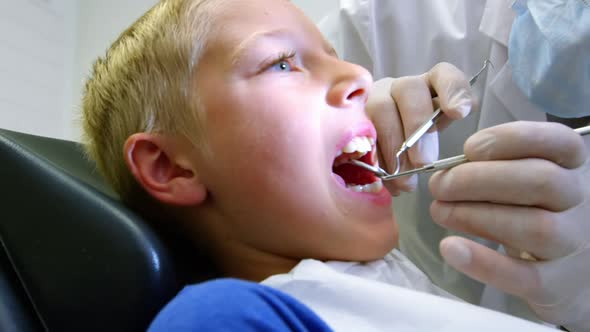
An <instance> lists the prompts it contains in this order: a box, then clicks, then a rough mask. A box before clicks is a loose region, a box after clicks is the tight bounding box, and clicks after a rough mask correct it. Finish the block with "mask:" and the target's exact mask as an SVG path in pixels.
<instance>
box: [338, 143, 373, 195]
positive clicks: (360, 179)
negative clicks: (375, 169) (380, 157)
mask: <svg viewBox="0 0 590 332" xmlns="http://www.w3.org/2000/svg"><path fill="white" fill-rule="evenodd" d="M353 159H355V160H359V161H362V162H364V163H366V164H369V165H375V164H376V160H377V158H375V140H374V139H373V138H371V137H366V136H357V137H354V138H353V139H352V140H351V141H350V142H348V144H346V145H345V146H344V147H343V148H342V150H341V151H340V153H339V155H338V156H337V157H336V159H335V160H334V164H333V165H332V172H333V173H334V174H336V176H338V177H340V178H341V179H342V180H343V182H344V183H345V185H346V188H348V189H349V190H352V191H354V192H364V193H378V192H380V191H381V189H383V182H382V181H381V179H380V178H378V177H377V176H375V174H373V173H372V172H370V171H368V170H365V169H364V168H361V167H359V166H356V165H353V164H351V163H349V161H350V160H353Z"/></svg>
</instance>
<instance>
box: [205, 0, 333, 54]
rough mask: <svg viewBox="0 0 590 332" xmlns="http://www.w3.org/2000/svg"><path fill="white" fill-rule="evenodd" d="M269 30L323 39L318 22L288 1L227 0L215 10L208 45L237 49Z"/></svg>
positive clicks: (316, 39) (294, 35)
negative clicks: (316, 23) (315, 22)
mask: <svg viewBox="0 0 590 332" xmlns="http://www.w3.org/2000/svg"><path fill="white" fill-rule="evenodd" d="M269 32H270V35H273V32H280V34H283V35H290V36H292V37H296V36H300V37H302V38H305V39H306V40H307V41H312V40H315V41H320V42H322V43H323V42H324V39H323V37H322V35H321V33H320V32H319V30H318V29H317V28H316V26H315V24H314V23H313V22H312V21H311V20H309V19H308V18H307V17H306V16H305V15H304V14H303V12H302V11H301V10H299V9H298V8H297V7H296V6H295V5H293V4H292V3H291V2H290V1H288V0H224V1H223V2H222V6H220V7H219V8H218V10H217V12H216V13H215V20H214V24H213V29H212V31H211V34H210V37H211V38H210V43H209V47H211V48H217V49H220V48H221V49H225V50H229V49H235V48H239V47H240V46H245V45H246V44H248V43H249V42H252V41H254V40H256V39H257V38H258V37H260V36H261V35H266V34H267V33H269ZM228 55H229V54H228Z"/></svg>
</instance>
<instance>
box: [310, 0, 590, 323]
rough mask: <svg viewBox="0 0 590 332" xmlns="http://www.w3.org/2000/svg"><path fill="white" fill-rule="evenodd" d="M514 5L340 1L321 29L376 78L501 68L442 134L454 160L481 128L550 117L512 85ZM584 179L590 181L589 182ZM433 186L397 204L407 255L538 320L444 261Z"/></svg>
mask: <svg viewBox="0 0 590 332" xmlns="http://www.w3.org/2000/svg"><path fill="white" fill-rule="evenodd" d="M512 2H513V0H489V1H486V0H443V1H441V0H412V1H393V0H340V10H339V12H338V13H332V14H331V15H329V16H327V17H325V18H324V19H323V20H321V21H320V22H319V24H318V25H319V27H320V30H322V32H323V33H324V35H325V36H326V37H327V38H328V40H329V41H330V42H331V43H332V44H333V45H334V47H335V48H336V50H337V51H338V53H339V55H340V56H341V57H343V58H344V59H346V60H349V61H352V62H355V63H358V64H361V65H363V66H365V67H366V68H368V69H369V70H370V71H371V72H372V73H373V75H374V77H375V79H380V78H383V77H388V76H389V77H399V76H405V75H415V74H420V73H423V72H425V71H427V70H429V69H430V68H431V67H432V66H434V65H435V64H436V63H438V62H442V61H445V62H449V63H452V64H454V65H455V66H457V67H458V68H460V69H462V70H463V71H464V72H465V73H466V75H467V76H470V75H473V74H474V73H476V72H477V71H478V69H479V68H480V67H481V66H482V64H483V61H484V60H485V59H489V60H491V62H492V63H493V65H494V68H490V69H489V70H488V72H487V77H486V79H485V80H481V81H479V82H478V83H476V85H475V87H474V90H475V91H476V94H477V95H478V96H479V97H480V101H481V107H480V112H478V113H474V114H471V115H470V116H469V117H467V118H466V119H464V120H462V121H459V122H456V123H454V124H453V125H452V126H451V127H449V128H448V129H447V130H445V131H444V132H443V133H442V134H441V140H440V141H441V146H440V154H441V157H450V156H453V155H457V154H461V153H462V152H463V151H462V148H463V143H464V142H465V140H466V139H467V137H469V136H470V135H471V134H473V133H474V132H475V131H476V130H477V129H481V128H485V127H490V126H493V125H496V124H500V123H505V122H509V121H516V120H528V121H546V115H545V114H544V113H543V112H541V111H539V110H538V109H536V107H535V106H533V105H532V104H531V103H530V102H528V100H527V99H526V97H524V96H523V95H522V94H521V93H520V90H519V89H518V88H517V87H516V85H515V84H514V83H513V82H512V80H511V76H510V75H511V74H510V73H511V70H510V64H509V63H507V45H508V37H509V34H510V29H511V25H512V21H513V20H514V18H515V14H514V13H513V11H512V9H511V8H510V7H511V4H512ZM482 81H484V82H485V84H482V83H483V82H482ZM586 142H588V139H587V140H586ZM587 146H588V144H587ZM585 178H586V179H588V180H589V182H590V176H587V177H585ZM427 180H428V178H427V176H422V177H421V178H420V181H419V187H418V190H417V191H416V192H415V193H412V194H405V195H402V196H401V197H398V198H396V199H394V210H395V214H396V216H397V220H398V223H399V224H400V232H401V237H400V246H401V250H402V251H403V252H404V253H405V254H406V255H407V256H408V257H410V259H411V260H412V261H414V262H415V263H416V264H417V265H418V266H419V267H420V268H421V269H422V270H423V271H425V272H426V274H427V275H428V276H429V277H430V278H431V279H432V280H433V281H434V282H435V283H436V284H437V285H439V286H441V287H442V288H444V289H446V290H448V291H450V292H451V293H453V294H456V295H458V296H460V297H461V298H463V299H465V300H467V301H469V302H472V303H478V304H481V305H484V306H487V307H490V308H493V309H496V310H499V311H504V312H508V313H511V314H513V315H517V316H521V317H525V318H529V319H534V318H533V317H534V315H533V314H532V313H531V312H530V310H529V309H528V307H527V306H526V304H524V303H523V302H522V301H520V300H519V299H516V298H514V297H512V296H508V295H505V294H502V293H500V292H499V291H496V290H494V289H491V287H484V286H483V285H482V284H480V283H478V282H476V281H474V280H472V279H469V278H467V277H465V276H463V275H462V274H460V273H458V272H456V271H455V270H454V269H452V268H451V267H449V266H448V265H445V264H444V263H443V261H442V258H441V257H440V255H439V253H438V244H439V242H440V240H441V239H442V238H443V237H444V236H447V235H450V234H451V233H452V232H450V231H447V230H444V229H442V228H441V227H439V226H437V225H435V224H434V223H433V222H432V219H431V217H430V214H429V206H430V203H431V201H432V198H431V196H430V194H429V192H428V188H427ZM587 187H590V183H589V185H588V186H587ZM480 242H482V243H485V244H487V245H490V246H496V245H495V244H492V243H486V242H485V241H483V240H480Z"/></svg>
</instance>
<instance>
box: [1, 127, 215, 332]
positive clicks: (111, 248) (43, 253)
mask: <svg viewBox="0 0 590 332" xmlns="http://www.w3.org/2000/svg"><path fill="white" fill-rule="evenodd" d="M0 181H1V186H0V331H38V330H41V331H144V330H145V329H146V328H147V327H148V324H149V323H150V321H151V320H152V319H153V318H154V317H155V315H156V314H157V313H158V311H159V310H160V309H161V308H162V307H163V306H164V305H165V304H166V303H167V302H168V301H169V300H170V299H171V298H172V297H174V296H175V295H176V293H177V292H178V291H179V290H180V289H181V288H182V287H183V286H184V285H185V284H187V283H191V282H195V281H198V280H203V279H207V278H208V277H209V276H210V275H211V270H210V267H209V266H208V265H206V264H202V265H199V264H195V263H196V262H195V259H194V257H190V258H189V257H185V255H183V252H186V251H183V248H185V247H183V246H182V244H178V243H182V241H174V240H170V241H168V240H166V239H165V238H163V237H162V236H160V234H159V233H157V232H155V231H154V230H153V228H151V227H150V226H148V223H146V222H145V220H144V219H143V218H141V217H140V216H139V215H137V214H135V213H133V212H132V211H130V210H129V209H127V208H126V207H125V206H123V205H122V204H121V202H120V201H119V200H118V199H117V196H116V195H115V194H114V193H113V192H112V191H111V190H110V189H109V187H108V186H107V185H105V183H104V182H103V180H102V178H101V177H100V176H99V175H98V174H97V173H96V171H95V167H94V165H93V164H92V163H91V162H90V161H88V160H87V159H85V157H84V155H83V153H82V150H81V147H80V145H79V144H77V143H74V142H69V141H63V140H58V139H51V138H45V137H38V136H34V135H28V134H23V133H17V132H13V131H9V130H2V129H0ZM174 243H176V244H174ZM189 259H190V263H189ZM195 265H197V266H196V267H195ZM187 266H191V268H187Z"/></svg>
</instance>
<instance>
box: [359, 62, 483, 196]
mask: <svg viewBox="0 0 590 332" xmlns="http://www.w3.org/2000/svg"><path fill="white" fill-rule="evenodd" d="M433 95H435V96H436V95H438V98H436V99H435V102H434V104H433V99H432V96H433ZM476 104H477V101H476V99H475V98H474V97H473V94H472V92H471V87H470V86H469V82H468V79H467V78H466V77H465V75H464V74H463V72H461V71H460V70H459V69H457V68H456V67H454V66H453V65H451V64H448V63H439V64H437V65H436V66H434V67H433V68H432V69H431V70H430V71H429V72H427V73H425V74H422V75H419V76H408V77H402V78H397V79H393V78H384V79H381V80H379V81H377V82H375V83H374V85H373V88H372V89H371V92H370V94H369V99H368V102H367V107H366V109H367V113H368V114H369V117H370V118H371V120H372V121H373V123H374V125H375V128H376V129H377V148H378V151H379V164H380V165H381V167H383V168H384V169H386V170H387V171H388V172H393V171H394V170H395V168H396V166H397V165H396V160H395V153H396V152H397V151H398V150H399V148H400V147H401V145H402V143H403V141H404V140H405V138H406V137H408V136H410V135H411V134H412V133H413V132H414V131H415V130H416V129H418V127H420V126H421V125H422V124H423V123H424V122H425V121H426V120H427V119H428V118H429V117H430V116H431V115H432V113H433V112H434V109H435V107H438V105H440V107H441V109H442V111H443V112H444V114H445V116H443V117H442V118H441V119H439V122H438V124H437V125H436V126H435V127H434V130H432V131H431V132H430V133H427V134H426V135H424V136H423V137H422V139H421V140H420V141H419V142H418V143H416V145H414V146H413V147H412V148H411V149H410V150H409V151H407V152H406V153H404V154H403V155H402V158H401V170H406V169H410V168H414V167H417V166H422V165H424V164H427V163H430V162H433V161H435V160H436V159H437V158H438V133H437V132H436V130H437V129H443V128H445V127H446V126H448V125H449V124H450V122H451V121H452V120H456V119H462V118H463V117H465V116H466V115H467V114H469V112H470V111H471V110H472V109H473V108H475V105H476ZM384 184H385V186H386V187H387V189H388V190H389V192H390V193H391V194H392V195H399V194H400V192H401V191H412V190H414V189H415V188H416V184H417V177H416V176H412V177H404V178H400V179H397V180H395V181H388V182H385V183H384Z"/></svg>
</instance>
